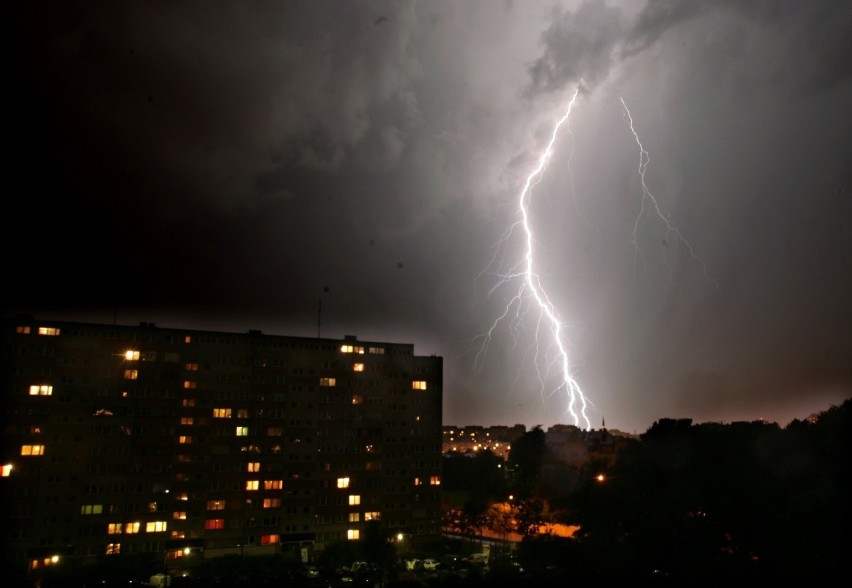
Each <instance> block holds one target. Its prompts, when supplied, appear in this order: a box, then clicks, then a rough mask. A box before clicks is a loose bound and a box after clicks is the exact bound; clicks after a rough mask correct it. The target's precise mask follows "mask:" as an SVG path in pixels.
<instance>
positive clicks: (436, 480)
mask: <svg viewBox="0 0 852 588" xmlns="http://www.w3.org/2000/svg"><path fill="white" fill-rule="evenodd" d="M429 484H431V485H432V486H440V485H441V476H430V477H429Z"/></svg>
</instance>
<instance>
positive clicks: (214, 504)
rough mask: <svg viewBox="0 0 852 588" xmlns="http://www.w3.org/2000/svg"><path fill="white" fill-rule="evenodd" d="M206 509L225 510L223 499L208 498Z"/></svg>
mask: <svg viewBox="0 0 852 588" xmlns="http://www.w3.org/2000/svg"><path fill="white" fill-rule="evenodd" d="M207 510H225V501H224V500H208V501H207Z"/></svg>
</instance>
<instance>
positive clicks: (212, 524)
mask: <svg viewBox="0 0 852 588" xmlns="http://www.w3.org/2000/svg"><path fill="white" fill-rule="evenodd" d="M204 528H205V529H224V528H225V519H207V520H206V521H204Z"/></svg>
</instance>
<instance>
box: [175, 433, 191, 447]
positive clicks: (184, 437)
mask: <svg viewBox="0 0 852 588" xmlns="http://www.w3.org/2000/svg"><path fill="white" fill-rule="evenodd" d="M178 443H180V444H182V445H183V444H189V443H192V437H190V436H189V435H181V436H180V437H178Z"/></svg>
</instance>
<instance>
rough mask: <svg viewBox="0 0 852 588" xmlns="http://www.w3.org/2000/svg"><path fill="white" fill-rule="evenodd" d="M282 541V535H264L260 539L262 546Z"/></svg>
mask: <svg viewBox="0 0 852 588" xmlns="http://www.w3.org/2000/svg"><path fill="white" fill-rule="evenodd" d="M280 541H281V536H280V535H263V536H261V538H260V543H261V544H262V545H270V544H272V543H279V542H280Z"/></svg>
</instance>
